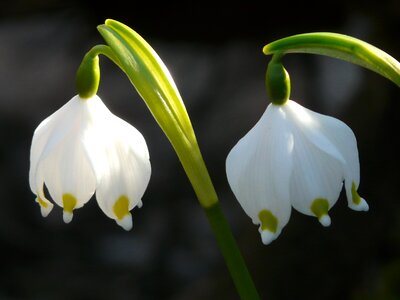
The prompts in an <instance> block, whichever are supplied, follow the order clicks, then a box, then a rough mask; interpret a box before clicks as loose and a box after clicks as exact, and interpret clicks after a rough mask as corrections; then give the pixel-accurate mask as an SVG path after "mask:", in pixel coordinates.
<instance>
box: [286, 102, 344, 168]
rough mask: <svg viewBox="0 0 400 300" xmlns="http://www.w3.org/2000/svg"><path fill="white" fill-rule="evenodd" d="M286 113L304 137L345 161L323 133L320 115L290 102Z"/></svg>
mask: <svg viewBox="0 0 400 300" xmlns="http://www.w3.org/2000/svg"><path fill="white" fill-rule="evenodd" d="M284 109H285V112H286V113H287V114H288V120H290V122H292V123H293V124H294V126H295V127H296V128H297V129H298V130H299V131H301V132H302V133H303V135H304V137H305V138H307V139H308V140H309V142H311V143H313V144H314V145H315V146H316V147H318V148H320V149H321V150H322V151H325V152H326V153H328V154H329V155H331V156H333V157H335V158H336V159H337V160H339V161H340V162H342V163H345V159H344V158H343V156H342V154H341V153H340V152H339V150H338V149H337V147H336V146H335V145H334V144H333V143H332V142H331V141H330V140H329V139H328V138H327V137H326V136H325V135H324V133H323V132H322V131H321V124H320V123H319V122H318V121H319V120H318V118H317V116H320V114H318V113H316V112H313V111H311V110H309V109H307V108H305V107H303V106H301V105H300V104H298V103H296V102H294V101H292V100H289V101H288V102H287V105H285V106H284Z"/></svg>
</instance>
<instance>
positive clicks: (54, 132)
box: [29, 96, 80, 192]
mask: <svg viewBox="0 0 400 300" xmlns="http://www.w3.org/2000/svg"><path fill="white" fill-rule="evenodd" d="M79 106H80V98H79V97H78V96H75V97H73V98H72V99H71V100H70V101H68V102H67V103H66V104H65V105H63V106H62V107H61V108H60V109H58V110H57V111H56V112H54V113H53V114H52V115H50V116H49V117H47V118H46V119H45V120H44V121H42V122H41V123H40V124H39V126H38V127H37V128H36V130H35V132H34V134H33V139H32V145H31V154H30V169H29V184H30V187H31V190H32V192H35V191H34V188H35V184H34V182H35V181H36V180H35V176H36V172H37V165H38V163H39V161H42V160H44V159H45V158H46V156H47V155H48V154H49V153H51V152H52V150H53V149H54V148H55V147H57V145H58V144H59V143H60V142H62V141H63V139H64V137H65V135H67V134H68V133H69V132H70V131H71V130H72V129H73V127H74V125H75V124H76V118H78V117H79V114H77V113H76V112H77V111H79Z"/></svg>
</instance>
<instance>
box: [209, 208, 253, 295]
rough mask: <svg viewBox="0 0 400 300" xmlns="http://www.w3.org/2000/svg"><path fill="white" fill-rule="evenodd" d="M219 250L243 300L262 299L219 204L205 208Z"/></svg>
mask: <svg viewBox="0 0 400 300" xmlns="http://www.w3.org/2000/svg"><path fill="white" fill-rule="evenodd" d="M204 211H205V213H206V215H207V218H208V221H209V222H210V225H211V228H212V231H213V233H214V235H215V238H216V240H217V243H218V246H219V249H220V251H221V253H222V256H223V257H224V259H225V263H226V265H227V267H228V270H229V273H230V274H231V276H232V279H233V282H234V283H235V286H236V289H237V291H238V293H239V295H240V298H241V299H242V300H253V299H255V300H256V299H260V296H259V295H258V292H257V289H256V287H255V285H254V282H253V280H252V278H251V276H250V273H249V271H248V269H247V267H246V263H245V262H244V260H243V257H242V255H241V254H240V250H239V248H238V246H237V244H236V241H235V239H234V237H233V235H232V231H231V229H230V227H229V224H228V222H227V221H226V219H225V216H224V214H223V213H222V210H221V207H220V205H219V203H216V204H214V205H213V206H211V207H208V208H204Z"/></svg>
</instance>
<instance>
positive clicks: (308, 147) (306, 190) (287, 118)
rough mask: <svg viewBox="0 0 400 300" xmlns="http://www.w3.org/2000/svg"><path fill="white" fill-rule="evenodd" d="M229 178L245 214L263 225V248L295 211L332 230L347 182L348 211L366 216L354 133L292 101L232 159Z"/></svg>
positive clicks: (270, 111)
mask: <svg viewBox="0 0 400 300" xmlns="http://www.w3.org/2000/svg"><path fill="white" fill-rule="evenodd" d="M226 172H227V177H228V181H229V184H230V186H231V188H232V190H233V193H234V194H235V196H236V198H237V199H238V201H239V203H240V204H241V206H242V207H243V209H244V211H245V212H246V213H247V214H248V215H249V216H250V217H251V218H252V220H253V223H254V224H256V225H260V228H259V231H260V233H261V238H262V241H263V243H264V244H269V243H270V242H271V241H273V240H274V239H276V238H277V236H278V235H279V234H280V232H281V230H282V228H283V227H284V226H285V225H286V224H287V222H288V221H289V217H290V212H291V206H293V207H294V208H295V209H296V210H298V211H299V212H301V213H303V214H306V215H310V216H315V217H317V218H318V219H319V221H320V223H321V224H322V225H324V226H329V225H330V223H331V220H330V218H329V216H328V210H329V209H330V208H331V207H332V206H333V205H334V204H335V202H336V201H337V199H338V198H339V194H340V192H341V190H342V186H343V182H344V186H345V190H346V196H347V199H348V205H349V207H350V208H352V209H354V210H365V211H366V210H368V204H367V202H366V201H365V200H364V199H362V198H360V196H359V195H358V193H357V188H358V186H359V183H360V167H359V160H358V150H357V142H356V138H355V136H354V134H353V132H352V130H351V129H350V128H349V127H348V126H347V125H346V124H344V123H343V122H341V121H339V120H337V119H335V118H332V117H328V116H325V115H321V114H318V113H316V112H313V111H311V110H308V109H306V108H304V107H302V106H301V105H299V104H297V103H296V102H294V101H291V100H289V101H287V102H286V103H285V104H283V105H274V104H270V105H269V106H268V108H267V110H266V111H265V113H264V115H263V116H262V117H261V119H260V120H259V121H258V123H257V124H256V125H255V126H254V127H253V128H252V129H251V130H250V131H249V132H248V133H247V134H246V135H245V136H244V137H243V138H242V139H241V140H240V141H239V142H238V143H237V144H236V146H235V147H234V148H233V149H232V150H231V152H230V153H229V155H228V157H227V160H226Z"/></svg>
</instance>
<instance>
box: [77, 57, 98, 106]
mask: <svg viewBox="0 0 400 300" xmlns="http://www.w3.org/2000/svg"><path fill="white" fill-rule="evenodd" d="M99 83H100V66H99V57H98V55H95V56H92V55H91V54H90V53H88V54H86V55H85V57H84V58H83V60H82V63H81V65H80V66H79V69H78V71H77V73H76V89H77V92H78V94H79V97H81V98H82V99H88V98H91V97H93V96H95V95H96V94H97V90H98V88H99Z"/></svg>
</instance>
